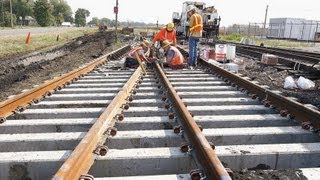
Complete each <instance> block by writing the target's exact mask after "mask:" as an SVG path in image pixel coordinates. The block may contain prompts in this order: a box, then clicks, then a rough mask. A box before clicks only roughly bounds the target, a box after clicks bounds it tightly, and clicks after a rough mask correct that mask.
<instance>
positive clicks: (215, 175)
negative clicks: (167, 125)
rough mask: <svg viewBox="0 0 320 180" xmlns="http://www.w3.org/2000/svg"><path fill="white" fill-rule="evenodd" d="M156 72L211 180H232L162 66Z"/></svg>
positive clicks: (158, 66) (157, 66)
mask: <svg viewBox="0 0 320 180" xmlns="http://www.w3.org/2000/svg"><path fill="white" fill-rule="evenodd" d="M156 70H157V72H158V73H159V75H160V77H161V78H162V81H163V83H164V84H165V86H166V87H167V89H168V93H169V95H170V97H171V100H172V101H173V103H174V104H175V108H176V109H177V110H178V112H179V114H180V116H181V118H182V123H183V125H184V126H183V129H184V131H186V132H187V133H188V137H189V138H190V141H191V144H192V146H193V148H194V149H195V150H196V153H197V155H198V156H197V157H199V158H200V159H201V160H200V162H201V163H202V165H203V167H204V168H205V169H206V172H207V173H208V175H209V178H210V179H219V180H220V179H221V180H231V177H230V176H229V174H228V173H227V171H226V169H225V168H224V166H223V165H222V163H221V161H220V160H219V158H218V156H217V155H216V153H215V151H214V150H213V149H212V147H211V146H210V144H209V142H208V141H207V139H206V138H205V136H204V135H203V134H202V132H201V130H200V128H199V127H198V125H197V124H196V122H195V120H194V119H193V118H192V116H191V114H190V112H189V111H188V109H187V108H186V106H185V105H184V103H183V101H182V100H181V99H180V97H179V96H178V94H177V93H176V91H175V89H174V88H173V86H172V85H171V83H170V81H169V79H168V78H167V77H166V75H165V73H164V72H163V70H162V69H161V67H160V65H159V64H158V63H157V64H156Z"/></svg>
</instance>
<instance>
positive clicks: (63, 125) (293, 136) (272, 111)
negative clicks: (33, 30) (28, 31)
mask: <svg viewBox="0 0 320 180" xmlns="http://www.w3.org/2000/svg"><path fill="white" fill-rule="evenodd" d="M183 52H184V51H183ZM184 53H186V52H184ZM121 54H122V53H121ZM108 57H109V59H110V58H111V57H112V56H111V55H110V56H108ZM119 57H121V55H120V56H118V58H119ZM111 59H112V58H111ZM115 59H117V58H115ZM200 62H201V63H202V66H201V68H199V69H197V70H187V69H184V70H170V69H165V70H162V69H161V68H160V66H158V65H156V66H155V67H153V68H149V69H148V72H147V74H143V72H142V69H141V68H138V69H136V70H134V71H133V70H121V69H118V68H115V67H118V62H117V61H110V62H109V63H108V64H104V65H102V66H101V65H100V66H99V67H96V66H95V68H94V70H93V71H91V72H89V73H88V74H86V75H84V76H83V77H81V78H80V79H79V80H77V81H74V82H73V83H71V84H70V85H67V86H66V87H65V88H63V89H61V90H59V91H56V92H55V93H54V94H52V95H51V96H49V97H46V98H45V99H44V100H42V101H41V102H40V103H37V104H34V105H32V106H31V107H30V108H28V109H26V110H24V111H23V112H18V110H21V106H17V107H16V108H17V109H16V110H15V115H14V116H10V117H8V118H7V119H8V120H7V121H6V122H4V123H3V124H1V125H0V132H1V134H0V145H1V146H0V149H1V150H0V151H1V153H0V172H1V173H0V179H19V178H20V179H21V178H22V179H27V178H30V179H50V178H52V177H54V179H78V178H79V177H80V176H81V178H82V179H93V177H95V179H106V178H108V179H129V178H131V179H139V178H140V179H190V178H193V179H197V178H198V179H199V178H207V179H219V178H220V179H230V177H229V176H228V174H227V173H230V175H231V176H232V173H231V171H230V170H229V169H225V168H226V167H227V168H231V169H232V170H233V171H235V172H236V171H240V170H241V169H244V168H255V167H260V166H261V164H262V165H263V166H264V167H270V168H271V169H293V170H292V173H293V174H294V173H295V172H296V170H297V169H300V168H304V169H302V172H303V173H304V175H305V176H307V177H312V176H313V177H318V175H319V172H320V170H319V169H318V168H316V167H318V166H319V163H318V158H319V156H320V143H319V140H320V138H319V136H318V134H317V133H316V132H315V130H316V129H318V128H319V122H318V120H319V117H320V115H319V114H320V113H319V111H317V110H313V109H310V108H307V107H304V106H303V105H301V104H298V103H295V102H291V101H290V100H288V99H287V98H283V97H281V96H280V95H279V94H277V93H274V92H271V91H268V90H265V89H263V87H261V86H258V85H256V84H253V83H252V82H249V81H248V80H245V79H244V78H241V77H234V75H233V74H232V73H229V72H226V71H224V70H223V69H221V68H219V67H217V66H215V65H212V64H207V63H206V62H205V61H203V60H200ZM237 78H238V79H237ZM47 95H48V94H47ZM262 97H263V98H262ZM261 100H264V101H261ZM297 109H298V110H299V111H298V112H297ZM21 111H22V110H21ZM280 114H281V115H282V116H284V117H282V116H280ZM192 116H193V117H192ZM289 117H291V118H289ZM300 121H303V122H306V123H304V124H303V127H304V128H305V129H309V130H305V129H302V128H301V126H300ZM113 126H114V127H113ZM201 130H202V133H201ZM310 130H312V131H310ZM204 137H205V138H204ZM210 142H211V143H210ZM217 156H218V157H219V159H220V160H219V159H217ZM221 163H222V164H223V165H222V164H221Z"/></svg>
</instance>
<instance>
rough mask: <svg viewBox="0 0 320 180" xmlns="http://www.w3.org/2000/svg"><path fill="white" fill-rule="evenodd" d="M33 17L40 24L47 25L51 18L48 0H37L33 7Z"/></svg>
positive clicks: (49, 23) (50, 7)
mask: <svg viewBox="0 0 320 180" xmlns="http://www.w3.org/2000/svg"><path fill="white" fill-rule="evenodd" d="M33 11H34V17H35V18H36V20H37V23H38V24H39V25H40V26H49V25H51V22H52V20H53V16H52V6H51V4H50V3H49V2H48V0H37V1H36V2H35V3H34V7H33Z"/></svg>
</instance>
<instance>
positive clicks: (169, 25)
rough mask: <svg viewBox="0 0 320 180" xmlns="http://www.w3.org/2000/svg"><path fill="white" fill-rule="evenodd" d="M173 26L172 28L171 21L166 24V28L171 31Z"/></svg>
mask: <svg viewBox="0 0 320 180" xmlns="http://www.w3.org/2000/svg"><path fill="white" fill-rule="evenodd" d="M173 28H174V24H173V23H172V22H170V23H168V24H167V30H168V31H172V30H173Z"/></svg>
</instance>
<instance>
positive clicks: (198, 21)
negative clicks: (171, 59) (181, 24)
mask: <svg viewBox="0 0 320 180" xmlns="http://www.w3.org/2000/svg"><path fill="white" fill-rule="evenodd" d="M187 13H188V17H189V28H190V29H189V62H188V65H189V67H190V69H193V68H194V67H195V66H196V65H197V60H198V53H197V49H198V43H199V39H200V38H201V37H202V30H203V23H202V17H201V15H200V14H198V13H197V12H196V7H195V6H193V5H190V6H188V12H187Z"/></svg>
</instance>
